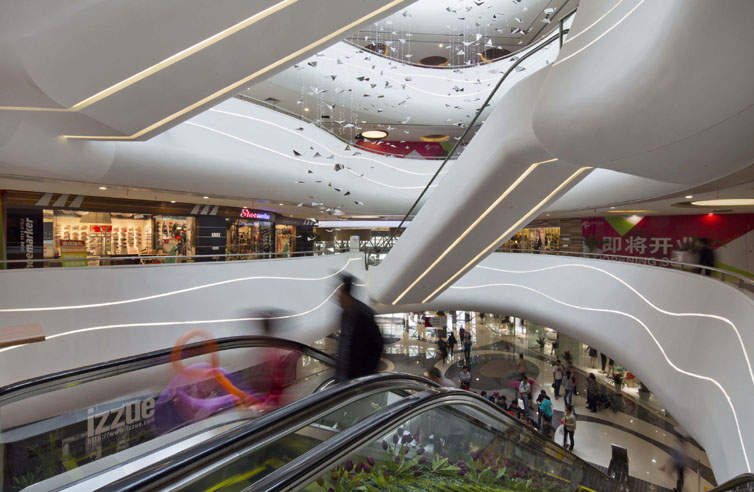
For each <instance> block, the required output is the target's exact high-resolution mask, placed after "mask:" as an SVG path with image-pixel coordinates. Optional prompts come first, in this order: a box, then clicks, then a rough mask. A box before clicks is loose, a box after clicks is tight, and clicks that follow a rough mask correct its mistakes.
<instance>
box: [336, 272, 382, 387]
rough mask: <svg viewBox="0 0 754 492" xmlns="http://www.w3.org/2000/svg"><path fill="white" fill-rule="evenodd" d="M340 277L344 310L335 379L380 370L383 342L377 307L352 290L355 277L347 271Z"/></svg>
mask: <svg viewBox="0 0 754 492" xmlns="http://www.w3.org/2000/svg"><path fill="white" fill-rule="evenodd" d="M340 278H341V282H342V284H341V287H340V293H339V296H338V303H339V304H340V307H341V308H342V309H343V314H342V317H341V321H340V343H339V344H338V359H337V365H336V366H335V379H336V380H337V381H347V380H349V379H353V378H358V377H361V376H368V375H369V374H374V373H375V372H377V364H378V363H379V361H380V356H381V355H382V349H383V344H384V342H383V340H382V333H380V329H379V327H378V326H377V323H376V322H375V320H374V311H372V309H371V308H370V307H369V306H367V305H366V304H364V303H363V302H361V301H359V300H358V299H356V298H355V297H353V295H352V294H351V287H352V286H353V280H354V278H353V277H352V276H350V275H347V274H342V275H341V277H340Z"/></svg>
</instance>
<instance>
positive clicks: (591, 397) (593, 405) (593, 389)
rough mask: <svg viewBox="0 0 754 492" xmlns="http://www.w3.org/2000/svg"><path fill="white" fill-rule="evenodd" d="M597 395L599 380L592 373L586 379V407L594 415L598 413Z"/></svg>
mask: <svg viewBox="0 0 754 492" xmlns="http://www.w3.org/2000/svg"><path fill="white" fill-rule="evenodd" d="M597 393H598V389H597V378H596V377H594V373H590V374H589V377H587V378H586V406H587V408H588V409H589V411H590V412H592V413H594V412H596V411H597Z"/></svg>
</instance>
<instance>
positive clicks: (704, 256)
mask: <svg viewBox="0 0 754 492" xmlns="http://www.w3.org/2000/svg"><path fill="white" fill-rule="evenodd" d="M697 254H698V255H699V264H700V265H702V266H707V267H714V266H715V251H714V250H713V249H712V248H710V246H709V239H707V238H706V237H703V238H701V239H700V240H699V245H698V246H697ZM699 273H701V274H702V275H706V276H707V277H709V276H710V275H711V274H712V270H707V269H706V268H701V269H699Z"/></svg>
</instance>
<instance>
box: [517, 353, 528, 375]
mask: <svg viewBox="0 0 754 492" xmlns="http://www.w3.org/2000/svg"><path fill="white" fill-rule="evenodd" d="M522 376H526V361H525V360H524V354H523V352H522V353H520V354H518V360H517V361H516V377H518V378H521V377H522Z"/></svg>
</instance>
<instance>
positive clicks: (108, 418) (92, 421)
mask: <svg viewBox="0 0 754 492" xmlns="http://www.w3.org/2000/svg"><path fill="white" fill-rule="evenodd" d="M155 402H156V400H155V399H154V398H149V399H146V400H143V401H134V402H131V403H127V404H126V405H123V406H122V407H119V408H115V409H113V410H110V411H107V412H105V413H101V414H98V415H92V414H93V413H94V409H93V408H90V409H89V411H88V412H87V413H89V414H90V417H89V418H88V419H87V421H86V435H87V437H88V438H90V439H92V438H98V440H101V439H102V438H103V437H105V436H107V435H108V434H107V433H112V435H113V436H114V435H115V434H117V433H125V432H130V431H132V430H133V429H135V428H137V427H141V426H142V425H145V424H148V423H150V420H151V419H152V417H153V416H154V411H155ZM103 435H104V436H103Z"/></svg>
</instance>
